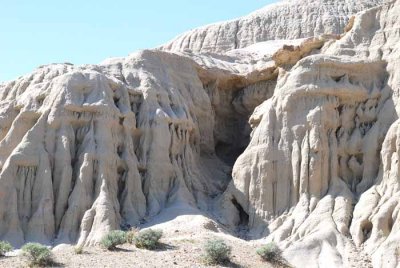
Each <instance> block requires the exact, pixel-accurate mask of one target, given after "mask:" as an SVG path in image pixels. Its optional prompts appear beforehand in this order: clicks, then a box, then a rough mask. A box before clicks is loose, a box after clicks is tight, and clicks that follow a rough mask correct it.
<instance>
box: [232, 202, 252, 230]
mask: <svg viewBox="0 0 400 268" xmlns="http://www.w3.org/2000/svg"><path fill="white" fill-rule="evenodd" d="M231 201H232V204H233V205H234V206H235V207H236V209H237V211H238V212H239V219H240V221H239V225H238V227H239V229H246V230H247V228H248V226H249V214H247V213H246V211H244V209H243V207H242V206H241V205H240V204H239V203H238V201H237V200H236V199H235V198H233V199H232V200H231Z"/></svg>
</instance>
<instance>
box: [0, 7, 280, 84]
mask: <svg viewBox="0 0 400 268" xmlns="http://www.w3.org/2000/svg"><path fill="white" fill-rule="evenodd" d="M273 2H276V0H236V1H232V0H64V1H58V0H0V82H1V81H7V80H12V79H15V78H17V77H19V76H20V75H23V74H26V73H28V72H31V71H32V70H34V69H35V68H36V67H38V66H39V65H43V64H48V63H55V62H71V63H74V64H84V63H99V62H101V61H102V60H103V59H105V58H108V57H118V56H126V55H128V54H129V53H131V52H134V51H136V50H139V49H143V48H152V47H156V46H158V45H161V44H163V43H165V42H167V41H169V40H170V39H172V38H173V37H175V36H176V35H178V34H180V33H182V32H184V31H187V30H190V29H192V28H195V27H197V26H202V25H204V24H209V23H213V22H218V21H222V20H227V19H233V18H236V17H239V16H243V15H246V14H248V13H250V12H252V11H255V10H256V9H258V8H261V7H263V6H265V5H267V4H270V3H273Z"/></svg>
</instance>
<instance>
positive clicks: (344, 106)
mask: <svg viewBox="0 0 400 268" xmlns="http://www.w3.org/2000/svg"><path fill="white" fill-rule="evenodd" d="M399 15H400V2H399V1H396V2H393V3H389V4H385V5H383V6H381V7H377V8H374V9H371V10H368V11H366V12H364V13H362V14H361V15H360V16H358V17H356V19H355V21H354V25H353V27H352V29H351V30H350V31H349V32H348V33H347V34H346V35H345V36H343V37H342V38H341V39H340V40H338V41H330V42H327V43H326V44H325V46H324V47H323V48H322V49H321V53H318V54H316V55H312V56H309V57H306V58H305V59H302V60H300V61H299V62H298V63H297V64H296V65H295V66H294V67H293V68H292V69H290V71H288V72H281V75H280V77H279V78H278V82H277V87H276V89H275V91H274V96H273V97H272V98H271V99H269V100H267V101H266V102H265V103H263V104H262V106H260V107H258V108H257V110H256V112H255V113H254V114H253V116H252V117H251V119H250V121H251V123H252V126H253V132H252V137H251V141H250V144H249V146H248V147H247V149H246V150H245V152H244V153H243V154H242V155H241V156H240V157H239V158H238V160H237V161H236V163H235V166H234V168H233V182H232V184H231V185H230V187H229V189H228V191H227V192H226V194H225V196H224V203H225V206H226V207H229V206H230V207H231V210H228V211H229V212H230V213H232V211H236V214H235V215H236V216H235V217H232V216H231V217H230V218H228V217H225V219H230V220H231V224H233V225H238V224H240V222H241V221H243V216H242V217H241V215H243V214H244V213H245V215H248V220H247V222H248V223H247V225H248V228H249V229H250V230H251V232H252V235H253V237H265V236H268V239H270V240H275V241H277V242H280V243H281V245H282V246H283V247H285V248H286V256H287V257H288V258H289V259H291V260H293V262H294V263H298V264H301V265H302V266H307V267H314V266H315V267H317V266H319V265H322V263H326V262H328V263H329V264H334V266H336V267H337V266H345V267H348V266H349V263H348V261H347V259H348V258H349V256H348V254H349V248H351V247H354V245H353V244H352V243H353V242H352V240H350V239H349V238H352V239H353V241H354V242H355V246H357V247H358V248H359V249H360V250H361V249H364V247H365V251H366V252H367V253H368V254H370V255H372V257H373V264H374V266H376V267H381V266H384V267H387V266H388V265H389V266H390V267H396V266H397V264H398V263H397V254H398V253H397V247H396V246H395V245H396V244H397V243H398V240H397V239H398V238H397V235H398V234H397V231H396V230H397V228H396V219H397V203H398V202H397V201H396V200H397V198H396V194H397V186H396V185H397V180H398V178H397V175H396V174H397V173H396V172H397V171H396V170H397V153H396V152H397V149H396V146H397V145H396V139H397V136H396V135H397V125H398V123H397V121H396V120H397V118H398V105H397V103H398V97H397V95H398V94H397V91H398V89H399V83H398V79H399V72H398V49H397V47H398V40H399V35H398V29H399V28H400V25H399V23H398V22H399V21H400V20H399V18H398V17H399ZM395 122H396V123H395ZM389 129H390V130H389ZM388 130H389V131H388ZM354 206H355V207H354ZM238 208H239V209H238ZM305 252H306V253H305ZM304 254H307V255H308V256H312V257H311V258H307V259H306V258H302V257H300V256H303V255H304ZM316 260H317V261H316Z"/></svg>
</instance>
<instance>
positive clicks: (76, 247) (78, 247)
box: [74, 245, 83, 255]
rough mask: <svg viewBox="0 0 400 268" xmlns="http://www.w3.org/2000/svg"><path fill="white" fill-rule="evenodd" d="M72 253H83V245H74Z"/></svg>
mask: <svg viewBox="0 0 400 268" xmlns="http://www.w3.org/2000/svg"><path fill="white" fill-rule="evenodd" d="M74 253H75V254H78V255H79V254H82V253H83V246H82V245H80V246H75V247H74Z"/></svg>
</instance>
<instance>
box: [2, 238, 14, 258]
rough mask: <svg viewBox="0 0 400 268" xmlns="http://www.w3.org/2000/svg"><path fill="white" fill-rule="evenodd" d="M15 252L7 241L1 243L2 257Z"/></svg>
mask: <svg viewBox="0 0 400 268" xmlns="http://www.w3.org/2000/svg"><path fill="white" fill-rule="evenodd" d="M11 250H13V247H12V246H11V245H10V243H8V242H7V241H0V257H4V256H5V254H6V253H7V252H9V251H11Z"/></svg>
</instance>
